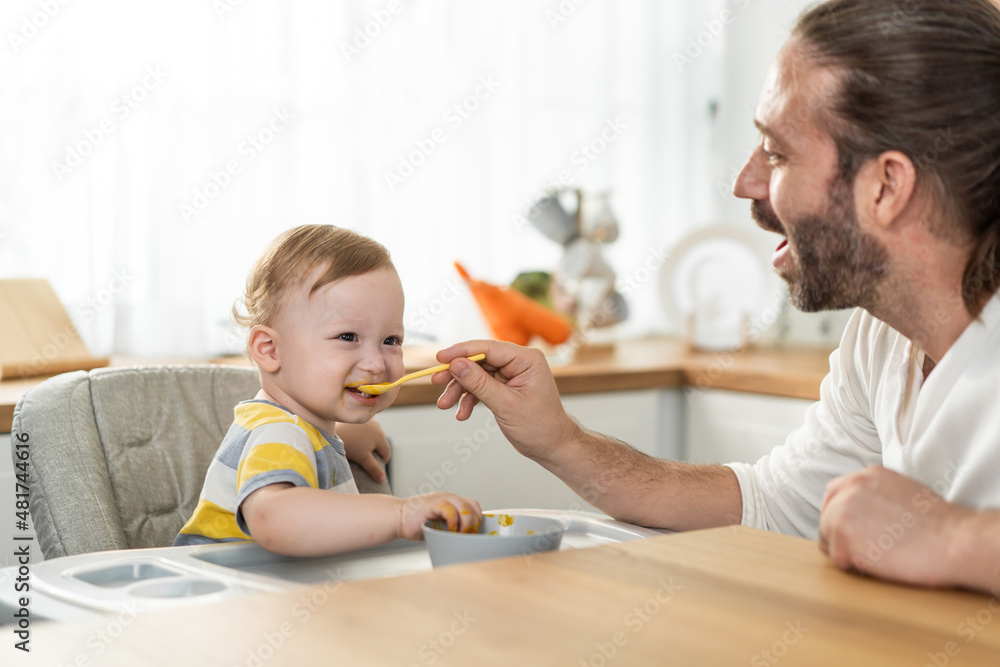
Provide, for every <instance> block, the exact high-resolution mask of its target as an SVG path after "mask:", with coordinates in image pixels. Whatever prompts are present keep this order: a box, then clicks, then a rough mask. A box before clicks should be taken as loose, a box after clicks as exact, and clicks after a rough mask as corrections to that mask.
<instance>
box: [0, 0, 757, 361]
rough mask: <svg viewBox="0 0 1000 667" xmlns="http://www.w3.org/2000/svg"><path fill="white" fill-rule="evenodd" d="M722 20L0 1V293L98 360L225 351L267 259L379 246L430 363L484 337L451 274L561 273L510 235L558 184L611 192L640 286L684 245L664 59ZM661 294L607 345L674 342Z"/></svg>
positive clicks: (682, 144)
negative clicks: (665, 335) (318, 241)
mask: <svg viewBox="0 0 1000 667" xmlns="http://www.w3.org/2000/svg"><path fill="white" fill-rule="evenodd" d="M718 6H720V5H719V3H718V2H715V3H690V4H689V3H688V2H681V1H679V0H677V1H673V0H671V1H669V2H668V1H664V0H631V1H616V2H612V1H602V0H589V1H587V2H581V1H580V0H576V1H574V0H560V1H556V0H551V1H543V2H529V1H527V0H522V1H520V2H518V1H511V0H506V1H501V0H480V1H476V0H462V1H459V0H454V1H450V2H444V1H433V0H422V1H419V2H405V1H403V0H378V1H373V2H360V1H352V2H324V1H320V0H283V1H278V0H197V1H196V0H173V1H171V2H146V1H137V0H89V1H88V2H71V1H68V0H62V1H60V0H4V7H3V9H2V10H0V12H2V14H0V21H2V23H0V28H2V29H3V30H4V31H5V32H4V41H3V44H2V46H0V68H2V69H0V128H2V136H0V184H2V185H0V276H2V277H9V276H24V275H35V276H44V277H46V278H48V279H49V280H50V281H51V282H52V284H53V285H54V287H55V288H56V291H57V293H58V294H59V296H60V298H61V299H62V301H63V302H64V303H66V304H67V306H68V307H69V310H70V313H71V315H72V316H73V317H74V319H75V320H76V322H77V324H78V327H79V328H80V330H81V332H82V333H83V334H84V337H85V340H86V341H87V342H88V344H89V345H90V346H91V348H92V351H93V352H94V353H98V354H107V353H112V352H114V353H124V354H152V355H183V356H191V355H204V354H214V353H220V352H227V351H233V350H239V349H240V348H241V346H242V343H241V342H240V341H239V339H238V338H237V337H236V336H234V335H233V334H232V333H231V332H230V330H229V329H228V328H227V325H226V321H227V318H228V311H229V308H230V306H231V305H232V303H233V301H234V299H236V298H237V297H238V296H239V294H240V291H241V288H242V284H243V281H244V279H245V276H246V273H247V270H248V269H249V267H250V265H251V263H252V262H253V260H254V259H255V258H256V256H257V255H258V254H259V253H260V251H261V249H262V247H263V246H264V244H265V243H266V242H267V241H269V240H270V239H271V238H273V237H274V236H275V235H277V234H278V233H279V232H280V231H281V230H283V229H286V228H288V227H291V226H294V225H298V224H302V223H332V224H336V225H341V226H345V227H351V228H354V229H356V230H358V231H360V232H362V233H365V234H368V235H371V236H372V237H374V238H376V239H377V240H379V241H381V242H382V243H384V244H385V245H386V246H387V247H388V248H389V250H390V251H391V253H392V255H393V258H394V260H395V263H396V266H397V268H398V270H399V272H400V275H401V277H402V280H403V283H404V286H405V289H406V296H407V315H406V323H407V325H408V327H409V328H410V332H409V333H408V335H411V334H412V335H411V340H417V339H419V337H420V336H429V337H433V338H436V339H437V340H438V341H439V342H440V343H441V344H446V343H448V342H451V340H453V339H455V338H458V337H462V336H465V335H478V334H480V333H485V327H484V326H483V324H482V322H481V320H480V319H479V315H478V312H477V311H476V310H475V309H474V306H473V305H472V301H471V299H470V297H469V296H468V295H467V294H464V293H459V294H458V295H457V296H456V295H453V294H452V290H453V285H454V281H455V278H456V274H455V272H454V269H453V268H452V262H453V261H455V260H459V261H461V262H463V263H464V265H465V266H466V267H467V268H468V269H469V271H470V272H471V273H473V274H474V275H475V276H477V277H480V278H484V279H487V280H491V281H494V282H499V283H508V282H509V281H510V280H512V279H513V278H514V276H515V275H516V274H517V273H518V272H519V271H522V270H535V269H543V270H548V269H551V268H553V267H554V266H555V264H556V262H557V261H558V259H559V257H560V252H561V249H560V248H559V247H557V246H556V244H554V243H553V242H551V241H549V240H548V239H546V238H544V237H543V236H542V235H541V234H539V233H538V232H537V231H535V230H534V229H533V228H532V227H531V226H530V225H524V224H523V222H524V219H523V217H521V216H523V214H524V212H525V210H526V208H527V207H528V205H529V204H530V203H532V201H534V200H535V199H537V198H538V197H540V196H541V195H542V194H543V193H544V191H545V188H546V186H547V185H549V184H551V183H552V182H553V181H555V180H557V179H559V177H560V175H561V176H563V177H564V178H565V182H566V184H567V185H569V186H572V187H581V188H583V189H584V190H586V191H591V192H598V191H603V190H608V189H610V190H611V191H612V193H613V194H612V198H611V203H612V207H613V208H614V210H615V212H616V214H617V217H618V220H619V222H620V224H621V229H622V233H621V236H620V237H619V239H618V240H617V241H615V242H614V243H613V244H611V245H609V246H608V247H607V248H606V250H605V253H606V257H607V259H608V260H609V262H610V263H611V265H612V266H613V267H614V268H615V269H616V271H617V272H618V274H619V275H620V276H633V277H639V278H642V276H643V272H642V270H641V268H640V267H642V266H643V265H644V264H646V265H648V260H649V258H650V257H651V256H652V255H653V254H655V252H656V251H658V250H661V249H665V248H669V246H670V245H671V244H672V242H673V241H674V240H676V239H677V238H678V237H679V236H680V235H681V234H682V233H684V232H685V231H686V230H688V229H690V228H691V227H693V226H694V225H695V224H697V223H698V222H701V221H700V220H695V219H693V216H694V215H695V212H696V211H697V210H699V208H698V206H697V205H696V204H695V203H694V202H693V199H694V197H695V196H696V195H695V191H696V190H698V188H696V187H693V185H692V184H693V183H697V182H698V179H699V173H698V172H699V169H698V167H697V165H698V164H700V163H701V162H703V161H704V160H703V158H701V157H699V156H700V153H699V151H700V150H701V148H700V147H699V144H698V143H697V142H698V139H697V138H698V137H699V136H703V135H704V134H705V131H704V124H705V123H706V122H708V121H707V120H706V118H703V117H702V115H701V112H700V111H699V110H698V109H699V108H702V107H701V105H702V102H703V101H704V100H702V99H701V98H700V97H699V96H700V95H702V92H703V91H704V90H709V91H710V89H711V87H712V85H711V83H710V82H706V81H707V79H706V73H708V74H710V73H711V67H712V65H711V62H712V61H711V59H709V58H701V59H700V60H697V62H694V63H693V64H691V66H684V67H682V66H680V65H679V64H678V62H677V59H676V57H675V56H676V54H677V53H680V52H682V51H683V49H684V48H685V44H686V43H687V41H686V40H688V39H689V37H690V36H691V35H693V34H696V31H697V28H698V25H699V24H698V21H700V20H701V17H702V16H704V15H706V14H709V13H711V12H713V11H716V10H717V9H718ZM705 50H706V51H711V47H710V48H706V49H705ZM706 94H707V93H706ZM746 122H747V123H749V122H750V120H749V117H748V118H747V121H746ZM609 128H610V129H609ZM692 165H695V166H694V167H693V166H692ZM411 172H412V173H411ZM390 174H394V175H390ZM706 188H707V190H708V195H707V196H710V197H717V194H716V193H715V192H714V190H713V189H712V188H711V187H710V186H706ZM703 189H704V188H703ZM637 271H638V273H637ZM655 283H656V279H655V278H653V277H650V278H649V279H647V280H645V281H644V282H642V284H641V285H640V289H637V290H634V293H633V294H632V296H631V297H630V298H631V301H632V302H631V304H630V305H631V312H632V315H631V317H630V319H629V321H628V323H627V325H626V326H625V327H624V328H623V331H624V332H625V333H626V334H641V333H646V332H650V331H654V330H658V329H662V328H663V327H664V326H667V325H668V324H667V323H664V322H663V321H662V317H663V316H662V312H661V309H660V308H659V301H658V295H657V291H658V286H657V285H656V284H655ZM0 316H2V314H0Z"/></svg>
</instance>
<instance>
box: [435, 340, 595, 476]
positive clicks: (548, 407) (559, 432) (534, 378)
mask: <svg viewBox="0 0 1000 667" xmlns="http://www.w3.org/2000/svg"><path fill="white" fill-rule="evenodd" d="M480 352H485V353H486V359H484V360H483V361H482V362H480V363H475V362H471V361H468V360H467V359H463V357H467V356H471V355H473V354H479V353H480ZM437 358H438V361H441V362H443V363H450V364H451V368H450V369H449V370H447V371H442V372H440V373H435V374H434V376H433V378H432V381H433V382H434V384H438V385H440V384H445V383H447V384H448V386H447V388H446V389H445V390H444V393H442V394H441V397H440V398H439V399H438V402H437V404H438V407H439V408H442V409H448V408H451V407H452V406H454V405H455V404H458V412H457V413H456V418H457V419H458V420H459V421H464V420H466V419H468V418H469V417H470V416H471V415H472V408H473V407H474V406H475V405H476V403H478V402H480V401H482V402H483V403H484V404H485V405H486V407H488V408H489V409H490V410H491V411H492V412H493V414H494V415H495V416H496V420H497V424H498V425H499V426H500V430H501V431H503V434H504V435H505V436H506V437H507V439H508V440H509V441H510V442H511V444H512V445H514V447H515V448H516V449H517V450H518V451H519V452H521V453H522V454H524V455H525V456H528V457H530V458H533V459H535V460H542V459H545V458H548V457H549V455H551V454H552V453H554V452H555V450H556V449H558V448H559V447H560V446H561V445H563V444H565V443H567V442H570V441H572V440H574V439H578V438H579V435H580V432H581V429H580V427H579V425H577V423H576V422H574V421H573V420H572V419H571V418H570V417H569V415H567V414H566V410H565V409H564V408H563V404H562V401H561V400H560V399H559V391H558V390H557V389H556V382H555V379H554V378H553V377H552V371H551V370H550V369H549V365H548V363H547V362H546V361H545V356H544V355H543V354H542V353H541V351H539V350H536V349H531V348H526V347H521V346H519V345H514V344H512V343H503V342H499V341H495V340H489V341H488V340H480V341H469V342H466V343H460V344H458V345H453V346H451V347H449V348H448V349H446V350H442V351H440V352H438V354H437ZM480 364H481V365H480Z"/></svg>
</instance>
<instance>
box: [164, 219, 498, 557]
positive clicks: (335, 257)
mask: <svg viewBox="0 0 1000 667" xmlns="http://www.w3.org/2000/svg"><path fill="white" fill-rule="evenodd" d="M244 305H245V308H246V313H245V314H242V313H236V319H237V321H238V322H239V323H240V324H242V325H244V326H246V327H247V328H248V329H249V337H248V341H247V349H248V352H249V354H250V357H251V359H252V360H253V362H254V364H255V365H256V366H257V369H258V372H259V374H260V385H261V390H260V392H259V393H258V394H257V396H256V397H255V398H253V399H252V400H249V401H244V402H242V403H240V404H239V405H237V406H236V409H235V418H234V420H233V424H232V426H231V427H230V428H229V432H228V433H227V434H226V437H225V439H224V440H223V441H222V444H221V445H220V447H219V450H218V452H217V453H216V455H215V459H214V460H213V461H212V464H211V466H210V467H209V469H208V473H207V475H206V477H205V484H204V487H203V488H202V492H201V498H200V499H199V501H198V506H197V507H196V508H195V511H194V515H193V516H192V517H191V519H190V520H189V521H188V522H187V524H185V525H184V527H183V528H182V529H181V531H180V534H179V535H178V536H177V538H176V539H175V540H174V545H175V546H176V545H185V544H204V543H209V542H230V541H236V540H251V539H252V540H256V541H257V543H258V544H260V545H261V546H262V547H264V548H265V549H268V550H269V551H274V552H277V553H280V554H285V555H289V556H317V555H325V554H332V553H338V552H342V551H350V550H354V549H362V548H365V547H372V546H376V545H378V544H382V543H384V542H388V541H390V540H392V539H395V538H397V537H403V538H406V539H410V540H419V539H422V531H421V526H422V524H423V523H424V522H425V521H427V520H428V519H434V518H440V519H444V520H445V521H447V522H448V527H449V528H450V529H452V530H460V531H473V530H474V529H475V527H476V526H477V524H478V523H479V521H480V520H481V518H482V511H481V510H480V508H479V504H478V503H477V502H476V501H474V500H469V499H466V498H461V497H459V496H455V495H453V494H450V493H431V494H427V495H423V496H415V497H413V498H406V499H401V498H395V497H393V496H388V495H382V494H359V493H358V490H357V486H356V485H355V483H354V479H353V477H352V476H351V470H350V466H349V464H348V462H347V457H346V454H345V450H344V444H343V442H342V441H341V439H340V438H338V437H337V435H336V431H337V424H338V423H341V424H362V423H365V422H367V421H368V420H370V419H371V418H372V417H374V416H375V414H376V413H378V412H381V411H382V410H384V409H385V408H387V407H389V405H390V404H391V403H392V401H393V400H394V399H395V397H396V394H397V393H398V389H395V390H393V391H390V392H387V393H385V394H381V395H378V396H371V395H368V394H364V393H362V392H360V391H359V390H358V389H357V388H356V386H357V385H362V384H375V383H380V382H391V381H393V380H396V379H397V378H399V377H400V376H402V374H403V354H402V347H401V346H402V343H403V288H402V285H401V284H400V281H399V276H398V275H397V274H396V269H395V267H394V266H393V264H392V261H391V260H390V259H389V253H388V252H387V251H386V249H385V248H384V247H382V246H381V245H380V244H378V243H376V242H375V241H373V240H371V239H369V238H366V237H364V236H361V235H359V234H357V233H355V232H352V231H349V230H346V229H340V228H338V227H333V226H331V225H304V226H301V227H296V228H294V229H290V230H288V231H286V232H285V233H283V234H282V235H281V236H279V237H278V238H277V239H275V240H274V241H273V242H272V243H271V245H270V246H269V247H268V248H267V250H266V251H265V252H264V254H263V256H262V257H261V258H260V259H258V260H257V263H256V264H255V265H254V267H253V269H252V270H251V272H250V276H249V278H248V279H247V285H246V294H245V295H244Z"/></svg>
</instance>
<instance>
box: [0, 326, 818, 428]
mask: <svg viewBox="0 0 1000 667" xmlns="http://www.w3.org/2000/svg"><path fill="white" fill-rule="evenodd" d="M830 351H831V350H829V349H815V348H780V349H778V348H748V349H746V350H742V351H734V352H699V351H691V350H689V349H687V348H686V346H685V345H684V344H683V342H681V341H679V340H674V339H669V338H648V339H640V340H632V341H626V342H622V343H618V344H616V345H611V346H602V347H595V348H586V347H585V348H582V349H581V350H580V351H579V353H578V354H577V358H576V360H575V361H574V362H573V363H571V364H568V365H565V366H556V367H554V368H553V374H554V375H555V377H556V384H557V385H558V387H559V391H560V392H561V393H563V394H580V393H590V392H599V391H619V390H629V389H650V388H666V387H682V386H694V387H700V388H715V389H731V390H735V391H745V392H754V393H759V394H768V395H772V396H787V397H792V398H805V399H811V400H816V399H818V398H819V385H820V381H821V380H822V379H823V377H824V376H825V375H826V373H827V371H828V370H829V363H828V357H829V355H830ZM434 352H435V350H433V349H429V348H407V351H406V367H407V372H409V371H412V370H419V369H421V368H426V367H428V366H432V365H434V364H436V363H437V361H436V360H435V359H434ZM212 361H213V362H215V363H234V364H245V363H246V362H245V360H243V359H242V358H239V357H234V358H231V359H214V360H212ZM140 363H141V364H153V363H161V362H160V360H134V359H129V360H125V359H112V364H113V365H130V364H140ZM163 363H178V362H177V361H176V360H174V361H167V362H163ZM184 363H195V361H192V360H186V361H184ZM43 379H44V378H19V379H12V380H4V381H0V432H7V431H9V430H10V427H11V419H12V418H13V415H14V406H15V405H16V403H17V401H18V400H20V398H21V396H22V395H23V394H24V392H26V391H28V389H30V388H31V387H34V386H35V385H37V384H38V383H40V382H41V381H42V380H43ZM440 395H441V388H440V387H437V386H435V385H432V384H431V382H430V380H429V379H420V380H414V381H412V382H408V383H406V384H404V385H403V386H402V387H401V388H400V391H399V396H398V397H397V399H396V401H395V403H394V405H423V404H433V403H434V402H435V401H437V398H438V396H440Z"/></svg>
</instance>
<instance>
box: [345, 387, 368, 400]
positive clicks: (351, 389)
mask: <svg viewBox="0 0 1000 667" xmlns="http://www.w3.org/2000/svg"><path fill="white" fill-rule="evenodd" d="M344 389H346V390H347V391H349V392H351V393H352V394H357V395H358V396H360V397H362V398H375V396H376V394H366V393H365V392H363V391H361V389H360V386H357V387H355V386H347V387H344Z"/></svg>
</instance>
